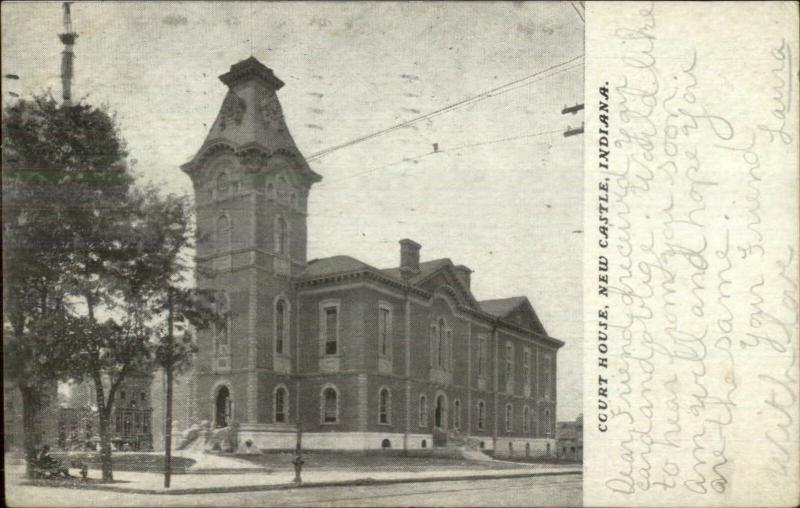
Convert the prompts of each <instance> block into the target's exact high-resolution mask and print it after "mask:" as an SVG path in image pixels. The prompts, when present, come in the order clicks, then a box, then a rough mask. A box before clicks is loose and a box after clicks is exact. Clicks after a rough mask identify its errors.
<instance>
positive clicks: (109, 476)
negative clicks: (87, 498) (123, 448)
mask: <svg viewBox="0 0 800 508" xmlns="http://www.w3.org/2000/svg"><path fill="white" fill-rule="evenodd" d="M92 380H93V381H94V392H95V396H96V401H97V413H98V416H99V420H100V421H99V426H98V429H97V430H98V432H99V434H100V469H101V470H102V472H103V481H104V482H110V481H113V480H114V473H113V470H112V464H111V432H110V429H109V420H110V419H111V401H110V400H109V401H106V397H105V390H104V388H103V376H102V375H101V374H100V373H99V372H93V373H92Z"/></svg>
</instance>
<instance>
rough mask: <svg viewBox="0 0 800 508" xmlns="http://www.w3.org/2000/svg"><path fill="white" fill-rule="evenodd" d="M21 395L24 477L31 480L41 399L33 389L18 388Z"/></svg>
mask: <svg viewBox="0 0 800 508" xmlns="http://www.w3.org/2000/svg"><path fill="white" fill-rule="evenodd" d="M19 391H20V392H21V393H22V428H23V434H24V435H23V446H24V448H25V476H27V477H28V478H33V460H34V459H35V457H36V446H37V445H38V444H39V443H37V442H36V441H37V440H36V429H37V428H38V427H39V426H40V425H39V422H38V419H39V416H40V411H41V407H40V406H41V397H39V395H38V394H37V393H36V390H35V388H30V387H23V386H19Z"/></svg>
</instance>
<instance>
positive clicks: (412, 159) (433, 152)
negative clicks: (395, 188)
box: [324, 129, 561, 183]
mask: <svg viewBox="0 0 800 508" xmlns="http://www.w3.org/2000/svg"><path fill="white" fill-rule="evenodd" d="M557 132H561V129H553V130H549V131H542V132H534V133H530V134H522V135H519V136H511V137H506V138H500V139H492V140H489V141H481V142H478V143H468V144H464V145H458V146H454V147H452V148H447V149H442V150H430V151H428V152H424V153H420V154H418V155H414V156H412V157H403V158H402V159H400V160H397V161H394V162H390V163H388V164H384V165H383V166H378V167H377V168H372V169H368V170H366V171H361V172H359V173H356V174H353V175H347V176H344V177H341V178H332V179H326V180H325V181H324V183H330V182H341V181H343V180H350V179H352V178H357V177H359V176H364V175H367V174H370V173H374V172H375V171H379V170H381V169H386V168H388V167H392V166H397V165H398V164H402V163H404V162H419V160H420V159H423V158H425V157H429V156H431V155H437V154H441V153H447V152H455V151H457V150H462V149H464V148H473V147H476V146H483V145H492V144H495V143H504V142H508V141H515V140H518V139H524V138H532V137H538V136H545V135H548V134H555V133H557Z"/></svg>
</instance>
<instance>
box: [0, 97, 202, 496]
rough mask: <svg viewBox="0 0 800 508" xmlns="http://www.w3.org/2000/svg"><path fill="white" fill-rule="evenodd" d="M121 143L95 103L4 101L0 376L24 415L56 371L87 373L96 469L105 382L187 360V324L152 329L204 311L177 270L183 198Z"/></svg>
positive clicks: (182, 265) (184, 226) (106, 419)
mask: <svg viewBox="0 0 800 508" xmlns="http://www.w3.org/2000/svg"><path fill="white" fill-rule="evenodd" d="M126 155H127V154H126V152H125V149H124V143H123V142H122V140H121V138H120V136H119V134H118V132H117V130H116V128H115V125H114V120H113V118H112V117H111V116H110V115H109V114H108V113H107V112H106V111H104V110H103V109H97V108H93V107H91V106H89V105H86V104H77V105H74V106H59V105H58V104H56V103H55V101H54V100H53V99H51V98H45V97H35V98H34V99H33V100H31V101H24V100H23V101H19V102H18V103H16V104H14V105H12V106H10V107H9V108H7V109H6V110H5V111H4V116H3V162H4V163H3V185H4V200H3V206H4V213H5V214H6V216H5V220H4V236H5V239H4V240H5V241H6V245H5V247H6V248H5V249H4V261H6V264H5V269H4V274H3V276H4V297H5V298H6V304H7V305H4V322H5V323H4V324H6V325H7V327H8V328H9V329H10V331H11V333H10V334H9V339H8V340H6V341H5V343H4V348H5V350H6V351H5V355H4V357H5V359H6V363H7V365H9V364H11V366H12V368H11V369H9V371H8V372H9V376H7V377H9V379H11V380H12V382H14V383H16V385H17V386H18V387H19V389H20V391H21V392H22V394H23V405H24V407H25V410H24V414H25V415H26V418H27V419H28V423H31V422H33V421H35V420H36V418H37V414H36V408H38V407H40V406H41V404H42V400H43V399H44V395H45V394H46V393H47V391H48V389H49V388H50V387H51V386H52V385H53V383H54V382H55V381H57V380H60V379H67V378H71V379H75V380H77V381H87V382H91V383H92V384H93V385H94V388H95V390H94V392H95V396H96V401H95V403H96V405H97V410H98V418H99V422H98V423H99V425H98V431H99V434H100V456H101V464H102V466H101V467H102V475H103V479H104V480H107V481H110V480H112V479H113V472H112V459H111V428H110V422H111V415H112V412H113V407H114V400H115V396H116V394H117V392H118V390H119V389H120V387H121V386H122V384H123V383H124V381H125V380H126V379H127V378H128V377H129V376H130V375H131V374H133V373H136V372H147V371H149V370H151V369H152V368H153V367H154V366H155V365H160V366H165V367H168V368H169V369H170V370H172V369H174V368H180V367H181V366H182V365H184V364H186V363H187V362H188V360H189V359H190V357H191V354H192V352H193V350H194V346H193V342H192V338H191V335H186V336H184V337H183V338H182V339H181V340H179V341H175V340H164V339H165V338H166V337H169V338H170V339H172V338H173V336H172V333H171V329H172V328H171V326H170V327H167V326H166V325H167V322H168V321H170V320H174V319H175V318H176V317H177V319H179V320H181V321H185V322H187V323H190V324H192V325H194V326H196V327H200V328H202V327H205V326H208V324H209V323H210V320H212V319H213V315H214V314H213V312H209V311H210V305H209V304H208V302H209V301H211V299H212V298H211V297H210V296H208V297H204V296H203V295H202V294H200V293H197V292H195V291H191V290H189V289H188V288H187V287H186V285H187V284H186V282H187V281H186V280H185V279H184V273H185V272H186V270H187V269H188V263H187V262H186V256H187V252H188V249H190V247H191V245H190V240H191V224H190V220H191V213H190V207H189V203H188V202H187V201H186V199H182V198H176V197H174V196H167V197H164V196H162V195H161V194H159V192H158V191H157V189H155V188H153V187H143V186H137V185H134V180H133V178H132V176H131V173H130V172H129V171H128V168H127V167H126V165H125V163H124V158H125V157H126ZM169 324H171V321H170V323H169ZM167 328H169V330H167ZM28 409H30V410H28ZM30 428H33V427H31V426H29V425H28V424H27V423H26V429H30ZM27 436H28V433H27V432H26V448H27V449H28V450H29V451H31V450H32V448H33V446H34V443H33V441H32V439H31V440H29V439H28V437H27Z"/></svg>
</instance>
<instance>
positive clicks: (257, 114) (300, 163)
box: [181, 57, 321, 183]
mask: <svg viewBox="0 0 800 508" xmlns="http://www.w3.org/2000/svg"><path fill="white" fill-rule="evenodd" d="M219 79H220V80H221V81H222V82H223V83H224V84H225V85H226V86H227V87H228V91H227V93H226V94H225V98H224V99H223V101H222V104H221V106H220V110H219V112H218V113H217V117H216V119H215V120H214V123H213V124H212V125H211V129H210V130H209V132H208V135H207V136H206V139H205V141H204V142H203V144H202V146H201V147H200V149H199V150H198V151H197V154H196V155H195V156H194V157H193V158H192V160H191V161H189V162H187V163H186V164H184V165H183V166H181V169H183V170H184V171H185V172H187V173H190V174H191V173H192V172H193V171H194V170H195V169H196V168H198V167H200V166H202V162H203V161H204V160H205V159H207V158H208V157H210V156H211V155H213V154H214V153H216V152H218V151H219V150H221V149H224V150H228V151H231V152H233V153H235V154H240V155H244V154H246V155H248V156H252V155H254V154H260V155H262V156H264V157H266V158H269V157H271V156H274V155H283V156H288V157H289V158H291V159H292V160H293V162H294V165H295V166H297V170H298V171H299V172H300V173H301V174H302V175H303V176H304V177H305V178H307V179H308V180H309V182H311V183H313V182H316V181H319V180H320V179H321V177H320V175H318V174H317V173H315V172H314V171H313V170H311V168H310V167H309V166H308V163H307V162H306V160H305V158H304V157H303V155H302V154H301V153H300V150H299V149H298V148H297V145H296V144H295V142H294V139H293V138H292V135H291V133H290V132H289V129H288V127H287V126H286V121H285V118H284V115H283V108H282V106H281V104H280V101H279V100H278V97H277V95H276V92H277V90H278V89H279V88H281V87H282V86H283V82H282V81H281V80H280V79H278V78H277V77H276V76H275V75H274V73H273V72H272V69H270V68H269V67H267V66H265V65H264V64H262V63H261V62H259V61H258V60H257V59H255V58H253V57H250V58H248V59H246V60H243V61H241V62H238V63H236V64H233V65H232V66H231V69H230V71H229V72H227V73H225V74H223V75H221V76H220V77H219Z"/></svg>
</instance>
